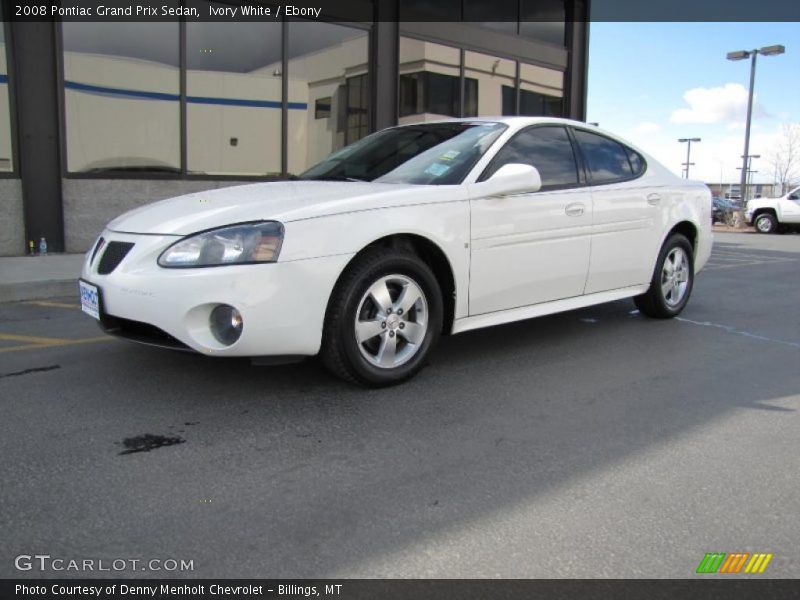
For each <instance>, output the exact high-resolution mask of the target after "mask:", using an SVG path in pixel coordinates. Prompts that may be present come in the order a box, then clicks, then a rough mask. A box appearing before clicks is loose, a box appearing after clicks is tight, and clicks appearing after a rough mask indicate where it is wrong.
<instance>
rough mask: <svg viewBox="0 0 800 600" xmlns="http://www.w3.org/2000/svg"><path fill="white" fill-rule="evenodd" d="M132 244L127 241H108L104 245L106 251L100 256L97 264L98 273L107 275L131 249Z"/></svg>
mask: <svg viewBox="0 0 800 600" xmlns="http://www.w3.org/2000/svg"><path fill="white" fill-rule="evenodd" d="M131 248H133V244H131V243H129V242H109V243H108V244H107V245H106V251H105V252H103V256H102V257H101V258H100V264H99V265H97V272H98V273H99V274H100V275H108V274H109V273H111V272H112V271H113V270H114V269H116V268H117V267H118V266H119V263H121V262H122V259H123V258H125V256H126V255H127V254H128V252H130V251H131Z"/></svg>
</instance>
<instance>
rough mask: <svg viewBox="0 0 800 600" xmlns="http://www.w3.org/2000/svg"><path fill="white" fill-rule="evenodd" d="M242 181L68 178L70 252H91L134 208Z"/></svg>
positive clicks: (66, 210) (66, 207)
mask: <svg viewBox="0 0 800 600" xmlns="http://www.w3.org/2000/svg"><path fill="white" fill-rule="evenodd" d="M242 183H251V182H240V181H197V180H194V181H192V180H175V179H165V180H158V179H64V180H62V184H61V185H62V192H63V195H64V237H65V244H66V251H67V252H87V251H88V250H89V248H91V246H92V244H93V243H94V242H95V241H96V240H97V236H99V235H100V233H101V232H102V231H103V229H104V228H105V226H106V224H107V223H108V222H109V221H111V220H112V219H115V218H116V217H118V216H119V215H121V214H122V213H124V212H127V211H129V210H133V209H134V208H138V207H140V206H144V205H145V204H150V203H152V202H156V201H158V200H165V199H167V198H173V197H175V196H182V195H184V194H192V193H195V192H203V191H206V190H213V189H217V188H222V187H228V186H232V185H242Z"/></svg>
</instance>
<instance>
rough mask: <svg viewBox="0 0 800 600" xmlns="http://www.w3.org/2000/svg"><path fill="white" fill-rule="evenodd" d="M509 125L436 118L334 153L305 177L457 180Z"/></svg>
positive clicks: (427, 181) (444, 182)
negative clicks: (428, 122) (436, 120)
mask: <svg viewBox="0 0 800 600" xmlns="http://www.w3.org/2000/svg"><path fill="white" fill-rule="evenodd" d="M505 129H506V126H505V125H503V124H502V123H490V122H477V123H469V122H460V123H435V124H434V123H430V124H423V123H420V124H418V125H409V126H406V127H395V128H393V129H386V130H384V131H379V132H378V133H374V134H372V135H370V136H368V137H366V138H364V139H362V140H360V141H359V142H357V143H355V144H353V145H352V146H348V147H346V148H343V149H342V150H339V151H338V152H334V153H333V154H331V155H330V156H329V157H328V158H326V159H325V160H324V161H322V162H321V163H319V164H318V165H316V166H314V167H311V168H310V169H309V170H308V171H306V172H305V173H303V174H302V175H300V177H299V178H300V179H309V180H329V181H330V180H333V181H349V180H356V181H379V182H381V183H411V184H423V185H424V184H427V185H452V184H458V183H461V181H463V179H464V177H466V176H467V174H468V173H469V171H470V170H471V169H472V168H473V167H474V166H475V163H477V162H478V160H479V159H480V157H481V156H483V154H484V153H485V152H486V151H487V150H488V149H489V147H490V146H491V145H492V144H493V143H494V141H495V140H496V139H497V138H498V137H499V136H500V134H501V133H502V132H503V131H504V130H505Z"/></svg>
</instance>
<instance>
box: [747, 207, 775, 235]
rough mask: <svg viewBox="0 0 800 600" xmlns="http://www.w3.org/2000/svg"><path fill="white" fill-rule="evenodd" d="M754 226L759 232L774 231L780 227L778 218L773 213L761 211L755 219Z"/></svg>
mask: <svg viewBox="0 0 800 600" xmlns="http://www.w3.org/2000/svg"><path fill="white" fill-rule="evenodd" d="M753 227H755V229H756V231H757V232H758V233H774V232H775V231H776V230H777V229H778V219H777V218H775V215H773V214H772V213H768V212H765V213H761V214H759V215H756V218H755V219H754V220H753Z"/></svg>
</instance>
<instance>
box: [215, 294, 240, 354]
mask: <svg viewBox="0 0 800 600" xmlns="http://www.w3.org/2000/svg"><path fill="white" fill-rule="evenodd" d="M209 325H210V326H211V333H212V334H214V337H215V338H216V339H217V341H218V342H219V343H220V344H224V345H225V346H230V345H231V344H233V343H235V342H236V340H238V339H239V337H240V336H241V335H242V327H243V325H244V324H243V323H242V315H241V314H240V313H239V311H238V310H236V309H235V308H233V307H232V306H228V305H227V304H220V305H219V306H217V307H216V308H214V310H212V311H211V316H210V317H209Z"/></svg>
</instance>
